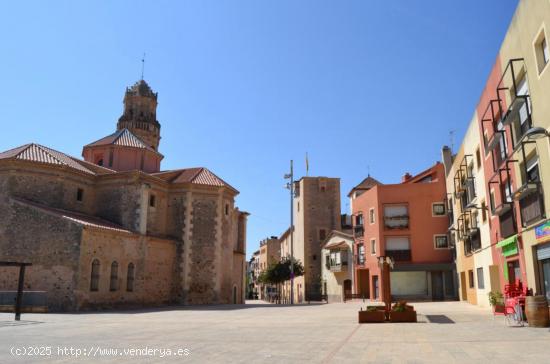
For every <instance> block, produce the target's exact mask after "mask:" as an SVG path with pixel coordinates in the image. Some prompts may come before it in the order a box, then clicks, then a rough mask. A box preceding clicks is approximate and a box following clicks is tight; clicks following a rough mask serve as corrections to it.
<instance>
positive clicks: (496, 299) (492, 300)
mask: <svg viewBox="0 0 550 364" xmlns="http://www.w3.org/2000/svg"><path fill="white" fill-rule="evenodd" d="M489 304H490V305H491V307H492V308H493V313H502V314H503V313H504V296H502V293H500V292H497V291H491V292H489Z"/></svg>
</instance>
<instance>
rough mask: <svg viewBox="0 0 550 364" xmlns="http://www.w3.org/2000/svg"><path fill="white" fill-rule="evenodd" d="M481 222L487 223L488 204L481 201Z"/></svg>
mask: <svg viewBox="0 0 550 364" xmlns="http://www.w3.org/2000/svg"><path fill="white" fill-rule="evenodd" d="M481 220H482V221H483V222H487V204H486V203H485V201H481Z"/></svg>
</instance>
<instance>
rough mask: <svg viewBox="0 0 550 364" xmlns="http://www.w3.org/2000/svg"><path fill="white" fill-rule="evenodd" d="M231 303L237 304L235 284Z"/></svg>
mask: <svg viewBox="0 0 550 364" xmlns="http://www.w3.org/2000/svg"><path fill="white" fill-rule="evenodd" d="M233 304H235V305H236V304H237V286H233Z"/></svg>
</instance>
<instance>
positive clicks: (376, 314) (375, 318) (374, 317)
mask: <svg viewBox="0 0 550 364" xmlns="http://www.w3.org/2000/svg"><path fill="white" fill-rule="evenodd" d="M358 313H359V323H360V324H364V323H369V322H370V323H373V322H384V321H386V313H385V312H384V311H359V312H358Z"/></svg>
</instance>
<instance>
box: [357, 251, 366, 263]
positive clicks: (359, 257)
mask: <svg viewBox="0 0 550 364" xmlns="http://www.w3.org/2000/svg"><path fill="white" fill-rule="evenodd" d="M363 264H365V254H358V255H357V265H363Z"/></svg>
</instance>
